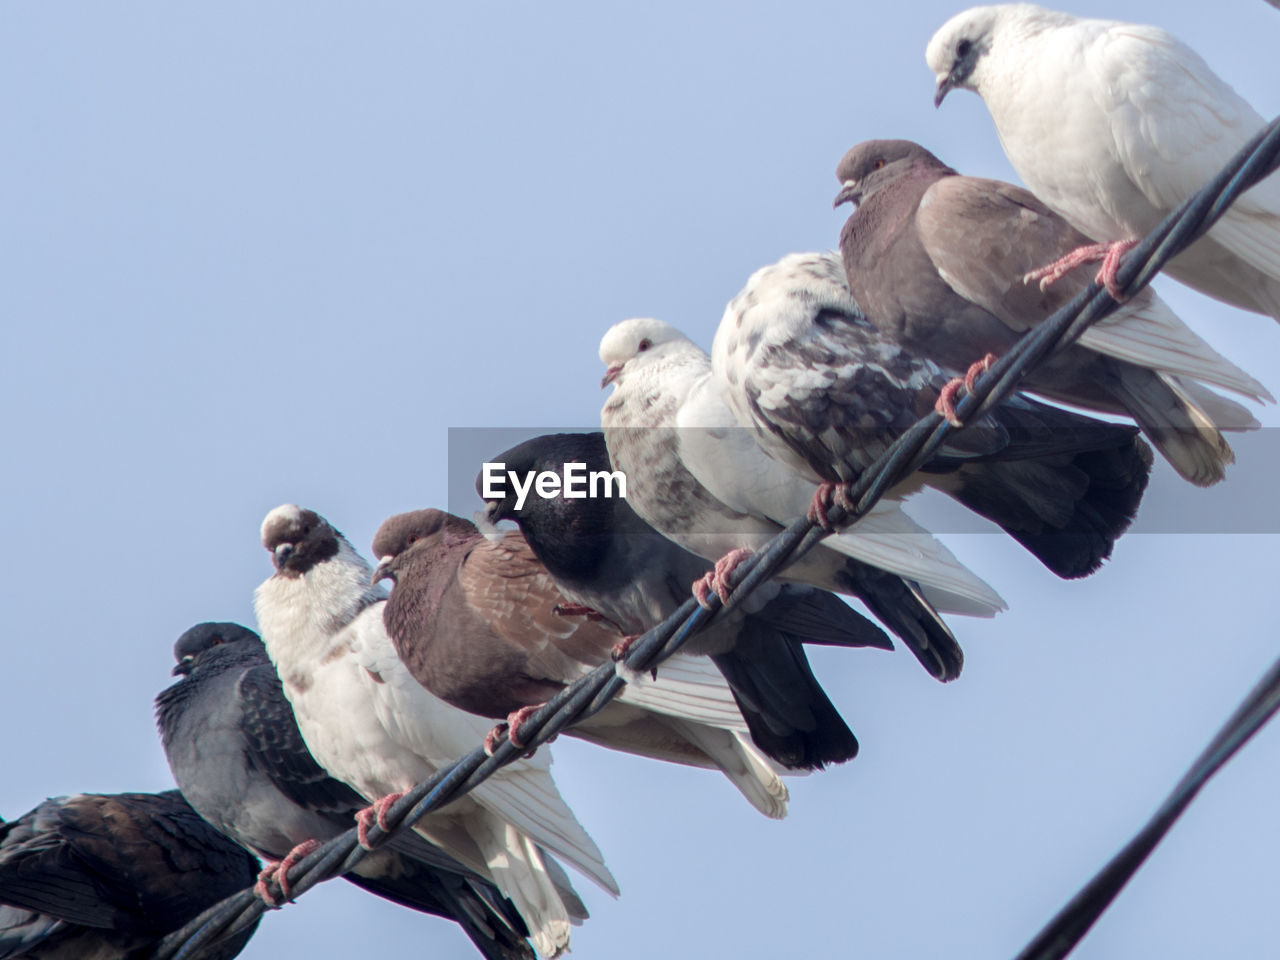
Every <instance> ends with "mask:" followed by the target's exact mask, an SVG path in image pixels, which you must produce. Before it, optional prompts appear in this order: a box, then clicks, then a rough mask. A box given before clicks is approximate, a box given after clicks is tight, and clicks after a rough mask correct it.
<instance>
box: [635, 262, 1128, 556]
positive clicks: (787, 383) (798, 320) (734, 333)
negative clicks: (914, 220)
mask: <svg viewBox="0 0 1280 960" xmlns="http://www.w3.org/2000/svg"><path fill="white" fill-rule="evenodd" d="M642 335H643V334H642ZM647 336H649V338H650V339H651V340H653V341H654V343H655V344H657V342H658V335H657V334H648V335H647ZM666 339H667V340H668V341H669V342H670V343H671V345H670V346H668V347H666V351H665V352H669V353H673V354H681V353H688V352H690V349H691V348H692V349H693V350H696V349H697V348H696V347H691V345H690V344H689V343H688V341H687V340H685V339H684V338H683V337H681V336H678V335H674V336H673V335H667V336H666ZM699 352H700V351H699ZM652 353H653V351H651V352H650V355H649V357H648V362H649V363H653V362H654V360H653V356H652ZM711 366H712V369H713V371H714V378H715V381H716V383H717V384H718V385H719V386H720V388H721V390H722V392H723V395H724V397H725V399H726V401H727V403H728V405H729V407H730V408H731V409H732V410H733V412H734V413H735V415H736V416H737V418H738V421H739V422H740V423H742V424H744V425H750V426H752V427H753V428H754V429H755V431H756V436H757V438H758V440H759V441H760V443H761V445H762V446H763V447H764V449H765V450H766V451H767V452H768V453H769V454H770V455H771V456H773V457H775V458H776V459H777V460H779V462H782V463H785V464H787V465H788V466H789V467H790V468H791V469H793V470H795V471H797V472H799V473H800V474H801V475H803V476H805V477H807V478H809V479H811V480H818V481H821V482H822V483H823V485H824V486H823V490H822V493H820V495H819V496H818V497H816V498H815V502H814V507H815V511H814V514H813V518H814V519H816V520H818V521H819V522H821V521H822V519H823V517H824V515H825V509H824V506H825V500H826V497H827V496H836V497H837V498H838V497H840V496H841V495H842V491H843V489H844V485H845V484H848V483H851V482H853V481H855V480H857V479H858V477H859V476H861V474H862V472H863V471H864V470H865V469H866V468H867V467H869V466H870V465H871V464H872V463H873V462H874V461H875V459H876V458H877V457H878V456H879V455H880V454H881V453H882V452H883V451H884V450H885V448H887V447H888V446H889V444H890V443H892V442H893V440H894V439H896V438H897V437H898V436H899V435H900V434H901V433H902V432H903V431H904V430H906V429H907V428H909V427H910V426H912V425H913V424H914V423H915V422H916V421H917V420H918V419H919V418H920V417H921V416H922V415H923V414H924V413H926V412H927V411H929V410H930V409H931V408H932V407H933V406H934V405H935V403H936V401H937V399H938V395H939V393H940V392H941V391H942V389H943V387H944V386H945V384H946V383H947V382H948V379H949V378H948V376H947V374H946V373H944V372H943V371H942V370H941V369H940V368H939V367H938V366H937V365H935V364H933V363H931V362H929V361H928V360H924V359H921V358H919V357H917V356H915V355H914V354H912V353H911V352H910V351H908V350H906V349H904V348H903V347H901V346H900V345H898V344H897V343H895V342H893V341H892V340H890V339H889V338H887V337H885V336H884V335H883V334H881V333H880V332H879V331H878V330H877V329H876V328H875V327H874V326H872V325H871V324H870V323H869V322H867V320H866V319H865V318H864V317H863V316H862V314H861V312H860V311H859V309H858V307H857V305H856V304H855V303H854V301H853V299H852V298H851V297H850V295H849V290H848V287H847V285H846V284H845V280H844V269H843V266H842V265H841V263H840V261H839V260H838V259H837V258H836V257H834V256H830V255H826V254H816V253H815V254H792V255H790V256H787V257H784V258H783V259H782V260H781V261H779V262H778V263H776V264H771V265H770V266H767V267H764V268H762V269H760V270H757V271H756V272H755V273H754V274H753V275H752V276H751V278H750V279H749V280H748V281H747V285H746V287H745V288H744V289H743V291H742V292H741V293H740V294H739V295H738V296H737V297H735V298H734V299H733V300H732V301H731V302H730V304H729V306H728V308H727V309H726V310H725V313H724V317H723V318H722V319H721V322H720V327H719V329H718V330H717V331H716V338H715V343H714V345H713V347H712V359H711ZM1150 469H1151V450H1150V448H1149V447H1147V445H1146V444H1145V443H1143V442H1142V440H1141V439H1140V438H1139V437H1138V436H1137V431H1136V430H1134V429H1133V428H1132V427H1128V426H1121V425H1117V424H1110V423H1103V422H1101V421H1098V420H1094V419H1092V418H1090V417H1085V416H1083V415H1081V414H1076V413H1071V412H1069V411H1066V410H1061V409H1059V408H1057V407H1051V406H1048V405H1046V404H1043V403H1039V402H1037V401H1034V400H1030V399H1027V398H1026V397H1023V396H1021V395H1019V394H1014V395H1012V396H1010V397H1009V398H1008V399H1006V400H1005V401H1004V402H1003V403H1001V404H1000V405H999V406H996V407H994V408H993V409H992V410H991V411H990V412H988V413H987V414H985V415H984V416H983V417H981V418H979V419H977V420H976V421H975V422H973V423H971V424H969V425H968V426H967V427H966V428H965V429H964V430H961V431H958V432H956V433H953V434H952V435H950V436H949V437H947V439H946V441H945V442H944V443H943V445H942V446H941V447H940V448H939V449H938V450H937V451H936V452H935V453H934V454H933V456H932V457H931V459H929V460H928V461H926V462H925V463H924V464H923V466H922V467H921V469H920V470H918V471H917V472H916V473H915V474H913V475H912V476H911V477H909V478H908V479H907V480H906V481H903V482H902V483H900V484H899V485H898V488H896V489H895V490H892V491H891V493H892V494H896V495H904V494H908V493H910V492H912V491H913V490H915V489H918V488H919V487H920V486H922V485H923V486H928V487H932V488H934V489H937V490H939V491H941V492H942V493H945V494H947V495H948V496H949V497H951V498H952V499H954V500H956V501H957V502H958V503H960V504H963V505H964V506H965V507H967V508H969V509H970V510H972V511H973V512H974V513H976V514H978V515H979V516H982V517H985V518H986V519H988V520H990V521H992V522H993V523H995V524H996V525H997V526H999V527H1000V528H1001V529H1003V530H1004V531H1005V532H1006V533H1008V534H1009V535H1010V536H1012V537H1013V538H1014V539H1015V540H1017V541H1018V542H1019V543H1020V544H1022V545H1023V547H1025V548H1026V549H1027V550H1029V551H1030V552H1031V553H1032V555H1033V556H1035V557H1036V559H1037V560H1039V561H1040V562H1041V563H1043V564H1044V565H1045V566H1046V567H1047V568H1048V569H1049V570H1051V571H1052V572H1053V573H1054V574H1056V575H1057V576H1059V577H1064V578H1076V577H1083V576H1087V575H1089V574H1090V573H1093V572H1094V571H1095V570H1097V569H1098V567H1099V566H1101V564H1102V562H1103V561H1104V560H1105V559H1106V558H1107V557H1108V556H1110V555H1111V550H1112V548H1113V546H1114V544H1115V541H1116V540H1117V539H1118V538H1119V537H1120V535H1121V534H1123V533H1124V531H1125V530H1126V529H1127V528H1128V526H1129V524H1130V523H1131V522H1132V520H1133V518H1134V515H1135V513H1136V511H1137V509H1138V505H1139V504H1140V503H1141V501H1142V494H1143V492H1144V491H1145V490H1146V486H1147V479H1148V476H1149V473H1150Z"/></svg>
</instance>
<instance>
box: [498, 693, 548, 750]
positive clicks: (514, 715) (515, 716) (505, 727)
mask: <svg viewBox="0 0 1280 960" xmlns="http://www.w3.org/2000/svg"><path fill="white" fill-rule="evenodd" d="M544 706H546V704H543V703H535V704H532V705H531V706H527V707H521V708H520V709H519V710H513V711H511V713H509V714H508V715H507V719H506V722H505V723H499V724H498V725H497V726H495V727H494V728H493V729H492V730H490V731H489V732H488V733H486V734H485V737H484V752H485V753H487V754H488V755H489V756H491V757H492V756H493V752H494V751H495V750H497V749H498V744H499V742H500V741H501V738H502V736H503V735H504V734H505V735H506V738H507V740H508V741H510V743H511V745H512V746H513V747H524V746H526V744H525V743H523V742H522V741H521V740H520V725H521V724H522V723H524V722H525V721H526V720H528V719H529V718H530V717H531V716H533V714H534V713H535V712H536V711H538V710H540V709H541V708H542V707H544ZM554 739H555V737H552V738H551V740H554ZM551 740H548V741H547V742H548V743H550V742H551ZM525 756H526V757H532V756H533V751H530V752H529V753H527V754H525Z"/></svg>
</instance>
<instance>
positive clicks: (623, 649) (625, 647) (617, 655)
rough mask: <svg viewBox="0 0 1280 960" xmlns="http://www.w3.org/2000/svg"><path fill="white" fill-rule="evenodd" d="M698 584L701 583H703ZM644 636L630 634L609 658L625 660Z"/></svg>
mask: <svg viewBox="0 0 1280 960" xmlns="http://www.w3.org/2000/svg"><path fill="white" fill-rule="evenodd" d="M698 582H699V583H701V582H702V581H698ZM643 636H644V634H643V633H631V634H628V635H627V636H625V637H623V638H622V639H621V640H619V641H618V642H617V643H615V644H614V645H613V649H612V650H611V651H610V652H609V656H611V657H613V659H614V660H623V659H625V658H626V656H627V654H628V653H630V652H631V647H632V646H633V645H634V644H635V642H636V641H637V640H639V639H640V638H641V637H643Z"/></svg>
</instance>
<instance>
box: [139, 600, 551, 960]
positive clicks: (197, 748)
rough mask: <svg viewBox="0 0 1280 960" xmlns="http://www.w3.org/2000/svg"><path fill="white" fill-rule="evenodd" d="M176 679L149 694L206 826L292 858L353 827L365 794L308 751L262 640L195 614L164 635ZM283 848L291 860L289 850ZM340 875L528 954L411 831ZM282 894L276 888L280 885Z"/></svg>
mask: <svg viewBox="0 0 1280 960" xmlns="http://www.w3.org/2000/svg"><path fill="white" fill-rule="evenodd" d="M173 652H174V658H175V659H176V660H177V661H178V665H177V666H176V667H174V670H173V672H174V674H175V675H181V676H182V677H183V679H182V680H180V681H179V682H178V683H175V684H174V685H173V686H171V687H169V688H168V689H166V690H164V691H163V692H162V693H161V694H160V695H159V696H158V697H157V698H156V719H157V722H158V725H159V727H160V735H161V740H162V741H163V744H164V751H165V756H166V757H167V758H168V760H169V766H170V768H171V769H172V770H173V775H174V779H175V780H177V782H178V785H179V787H181V788H182V791H183V795H184V796H185V797H186V798H187V799H188V800H189V801H190V802H191V804H192V805H193V806H194V807H195V809H196V810H197V811H198V812H199V813H200V815H201V816H203V817H204V818H205V819H206V820H208V821H209V822H210V823H211V824H213V825H214V826H215V827H217V828H218V829H219V830H221V831H222V832H223V833H225V834H226V835H227V836H229V837H231V838H232V839H234V840H236V841H237V842H238V843H240V844H242V845H244V846H245V847H247V848H249V849H251V850H253V851H254V852H256V853H258V854H259V855H260V856H262V857H264V858H266V859H268V860H272V861H283V866H280V865H277V867H275V868H270V869H269V870H268V871H264V872H263V874H264V876H263V880H262V881H260V886H259V891H260V893H261V894H262V895H264V897H265V898H266V899H268V900H269V901H270V899H271V898H270V896H269V892H268V887H267V886H266V883H265V880H266V878H267V876H268V875H270V876H272V877H274V879H276V880H277V881H278V882H280V883H281V884H282V886H283V885H284V883H285V880H284V877H285V874H286V872H287V869H288V866H289V865H291V864H292V862H293V860H296V859H298V857H300V856H302V855H305V854H306V853H307V852H309V850H310V849H311V848H313V847H314V846H315V845H316V844H315V843H314V841H324V840H328V839H330V838H332V837H335V836H337V835H338V834H340V833H342V832H343V831H344V830H347V829H349V828H350V827H352V826H354V825H355V820H354V817H355V813H356V811H358V810H360V809H361V808H363V807H365V806H367V803H366V801H365V800H364V798H362V797H361V796H360V795H359V794H358V793H356V792H355V791H354V790H352V789H351V788H350V787H348V786H347V785H346V784H345V783H342V782H341V781H338V780H335V779H334V778H332V777H330V776H329V775H328V774H327V773H326V772H325V771H324V769H322V768H321V767H320V765H319V764H317V763H316V761H315V760H314V759H313V758H312V756H311V753H310V752H309V751H308V750H307V746H306V744H305V743H304V742H303V739H302V734H301V733H300V732H299V731H298V725H297V722H296V721H295V720H294V716H293V710H292V708H291V707H290V706H289V701H288V700H287V699H286V698H285V695H284V690H283V688H282V687H281V685H280V679H279V678H278V677H277V676H276V672H275V668H274V667H272V665H271V661H270V660H269V659H268V658H267V652H266V648H265V647H264V646H263V644H262V641H261V639H260V638H259V637H258V635H257V634H256V633H254V632H253V631H252V630H249V629H248V628H246V627H243V626H241V625H240V624H238V623H201V624H198V625H196V626H194V627H192V628H191V629H190V630H188V631H187V632H186V633H184V634H183V635H182V636H181V637H179V638H178V641H177V643H176V644H174V650H173ZM291 858H292V859H291ZM346 879H347V880H349V881H350V882H352V883H354V884H355V885H356V886H358V887H361V888H362V889H364V890H368V891H369V892H370V893H374V894H377V895H378V896H380V897H385V898H386V899H388V900H391V901H392V902H394V903H398V904H401V905H402V906H406V907H409V908H411V909H414V910H420V911H422V912H424V913H430V914H435V915H436V916H441V917H445V918H447V919H450V920H455V921H457V923H458V924H459V925H460V926H461V927H462V929H463V930H464V931H465V932H466V934H467V936H469V937H470V938H471V940H472V941H473V942H474V943H475V945H476V947H477V948H478V949H479V950H480V952H481V953H482V954H483V955H484V956H485V957H488V958H490V960H520V958H524V960H532V958H533V956H534V953H533V949H532V948H531V947H530V946H529V944H528V942H527V941H526V940H525V939H524V937H525V935H526V934H527V930H526V928H525V925H524V922H523V921H522V920H521V919H520V917H519V915H518V914H517V913H516V911H515V908H514V907H513V906H512V905H511V904H510V902H509V901H507V900H506V898H504V897H503V896H502V895H501V894H499V893H498V891H497V890H496V888H494V886H493V885H492V884H491V883H489V882H488V881H487V880H485V879H483V878H481V877H480V876H478V875H477V874H475V873H474V872H473V871H471V870H468V869H467V868H466V867H464V866H463V865H462V864H460V863H458V862H457V861H456V860H455V859H454V858H452V857H450V856H449V855H448V854H446V853H444V851H442V850H440V849H439V848H438V847H436V846H434V845H432V844H431V843H429V842H428V841H426V840H424V839H423V838H422V837H420V836H418V835H417V834H416V833H406V834H405V835H403V836H400V837H396V838H394V839H393V840H391V841H389V843H388V844H387V845H386V846H384V847H381V848H380V849H378V850H375V851H373V852H372V853H370V854H368V855H367V856H366V857H365V858H364V859H363V860H362V861H361V862H360V863H359V864H357V865H356V867H355V868H354V870H353V871H352V872H351V873H349V874H347V876H346ZM283 892H284V893H285V895H286V896H287V894H288V889H287V887H284V888H283Z"/></svg>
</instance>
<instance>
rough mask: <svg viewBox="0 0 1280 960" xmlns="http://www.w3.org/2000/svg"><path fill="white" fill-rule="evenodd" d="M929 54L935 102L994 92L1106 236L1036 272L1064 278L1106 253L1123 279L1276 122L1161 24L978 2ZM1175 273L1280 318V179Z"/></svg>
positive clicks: (1060, 191)
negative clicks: (1168, 224)
mask: <svg viewBox="0 0 1280 960" xmlns="http://www.w3.org/2000/svg"><path fill="white" fill-rule="evenodd" d="M925 59H926V60H927V62H928V64H929V68H930V69H931V70H932V71H933V72H934V73H935V74H936V76H937V81H938V86H937V93H936V95H935V98H934V102H935V103H937V104H941V102H942V99H943V98H944V97H945V96H946V95H947V93H948V92H949V91H950V90H953V89H956V88H960V89H965V90H972V91H974V92H975V93H977V94H978V95H979V96H980V97H982V99H983V100H984V101H985V102H986V105H987V109H988V110H989V111H990V112H991V117H992V119H993V120H994V121H995V125H996V131H997V132H998V133H999V135H1000V142H1001V144H1002V145H1003V146H1004V151H1005V153H1006V154H1007V155H1008V157H1009V161H1010V162H1011V163H1012V164H1013V166H1014V169H1015V170H1017V171H1018V175H1019V176H1020V177H1022V179H1023V181H1025V183H1026V184H1027V186H1028V187H1029V188H1030V190H1031V192H1032V193H1034V194H1035V195H1036V196H1037V197H1039V198H1040V199H1041V200H1042V201H1043V202H1044V203H1045V204H1047V205H1048V206H1049V207H1051V208H1052V209H1053V210H1054V211H1056V212H1057V213H1058V214H1060V215H1061V216H1063V217H1065V218H1066V219H1067V220H1068V221H1069V222H1070V223H1071V225H1072V226H1074V227H1075V228H1076V229H1077V230H1080V231H1081V232H1082V233H1085V234H1087V235H1089V236H1090V237H1092V238H1093V239H1095V240H1097V241H1101V243H1100V244H1099V246H1098V248H1096V249H1093V250H1090V248H1082V250H1081V251H1078V252H1077V253H1079V254H1080V255H1079V256H1074V255H1068V257H1064V258H1063V260H1061V261H1058V262H1057V263H1056V264H1050V265H1047V266H1046V269H1045V270H1041V271H1035V273H1034V274H1028V277H1029V278H1030V277H1032V276H1037V277H1038V276H1045V277H1046V278H1047V279H1048V280H1049V281H1051V280H1052V279H1053V278H1054V277H1056V276H1058V275H1060V274H1061V272H1063V271H1065V270H1066V269H1068V268H1069V267H1070V266H1071V265H1073V264H1078V263H1082V262H1086V260H1087V259H1099V258H1100V256H1101V255H1102V254H1103V253H1104V252H1106V254H1107V256H1106V259H1105V260H1104V264H1103V272H1102V276H1101V279H1103V280H1104V282H1108V285H1109V286H1113V285H1114V270H1115V266H1116V264H1117V263H1118V257H1119V254H1120V253H1121V252H1122V251H1123V249H1126V248H1127V246H1128V245H1132V241H1134V240H1136V239H1140V238H1141V237H1143V236H1145V235H1146V234H1147V233H1149V232H1150V231H1151V230H1152V228H1154V227H1155V226H1156V224H1158V223H1159V222H1160V220H1161V219H1162V218H1164V216H1165V215H1166V214H1168V213H1169V212H1170V211H1172V210H1173V209H1174V208H1175V207H1177V206H1178V204H1180V203H1181V202H1182V201H1183V200H1185V199H1186V198H1187V197H1189V196H1190V195H1191V194H1193V193H1194V192H1195V191H1197V190H1198V189H1200V187H1202V186H1203V185H1204V184H1205V183H1206V182H1208V180H1209V179H1210V178H1211V177H1213V176H1214V175H1215V174H1216V173H1218V171H1219V170H1220V169H1221V168H1222V167H1223V166H1224V165H1225V164H1226V163H1227V161H1228V160H1229V159H1230V158H1231V157H1232V155H1233V154H1235V153H1236V152H1237V151H1238V150H1239V149H1240V148H1241V147H1242V146H1244V145H1245V143H1246V142H1247V141H1248V140H1249V139H1250V138H1251V137H1252V136H1253V135H1254V134H1256V133H1257V132H1258V130H1259V129H1260V128H1261V127H1262V125H1263V120H1262V117H1260V116H1259V115H1258V113H1257V112H1256V111H1255V110H1254V109H1253V108H1252V107H1251V106H1249V104H1248V103H1246V102H1245V101H1244V100H1243V99H1242V98H1241V97H1240V95H1239V94H1237V93H1236V92H1235V91H1234V90H1233V89H1232V88H1231V87H1230V86H1229V85H1228V84H1227V83H1225V82H1224V81H1223V80H1222V79H1220V78H1219V77H1218V76H1217V75H1216V74H1215V73H1214V72H1213V71H1212V70H1210V69H1209V66H1208V64H1206V63H1205V62H1204V60H1203V59H1201V57H1200V56H1199V55H1198V54H1197V53H1196V52H1195V51H1194V50H1192V49H1191V48H1190V47H1188V46H1186V45H1185V44H1183V43H1181V42H1180V41H1178V40H1177V39H1175V38H1174V37H1172V36H1171V35H1169V34H1168V33H1166V32H1165V31H1163V30H1160V29H1158V28H1156V27H1149V26H1142V25H1139V24H1129V23H1120V22H1116V21H1112V20H1083V19H1080V18H1078V17H1073V16H1071V15H1070V14H1066V13H1058V12H1056V11H1053V10H1046V9H1044V8H1042V7H1037V6H1033V5H1031V4H1007V5H999V6H986V7H974V8H973V9H971V10H966V11H965V12H963V13H961V14H958V15H956V16H955V17H953V18H952V19H951V20H949V21H947V23H946V24H944V25H943V26H942V28H941V29H940V30H938V32H937V33H935V34H934V35H933V38H932V39H931V40H930V41H929V46H928V49H927V51H926V53H925ZM1090 253H1092V254H1093V255H1092V256H1088V255H1087V254H1090ZM1165 270H1166V272H1168V273H1169V274H1170V275H1172V276H1173V277H1175V278H1177V279H1178V280H1181V281H1182V282H1184V283H1186V284H1187V285H1188V286H1191V287H1194V288H1195V289H1197V290H1200V291H1201V292H1203V293H1206V294H1208V295H1209V296H1211V297H1215V298H1217V299H1218V300H1222V301H1224V302H1226V303H1230V304H1233V305H1235V306H1237V307H1241V308H1242V309H1245V310H1251V311H1255V312H1257V313H1265V314H1270V315H1271V316H1273V317H1275V318H1276V319H1278V320H1280V179H1277V178H1276V177H1270V178H1268V179H1266V180H1264V181H1263V182H1262V183H1260V184H1258V185H1257V186H1255V187H1253V188H1252V189H1251V190H1249V191H1247V192H1246V193H1244V194H1243V195H1242V196H1240V197H1239V199H1237V200H1236V202H1235V203H1234V204H1233V205H1232V206H1231V207H1230V209H1228V210H1227V212H1226V214H1225V215H1224V216H1223V217H1222V219H1221V220H1219V221H1218V223H1217V224H1216V225H1215V226H1214V227H1213V228H1212V229H1211V230H1210V231H1209V233H1208V234H1207V235H1206V236H1205V237H1202V238H1201V239H1200V240H1198V241H1197V242H1196V243H1194V244H1192V246H1191V247H1189V248H1188V249H1187V250H1185V251H1183V252H1182V253H1181V254H1179V255H1178V256H1176V257H1174V258H1173V259H1172V260H1171V261H1169V263H1168V264H1167V265H1166V266H1165Z"/></svg>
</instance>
